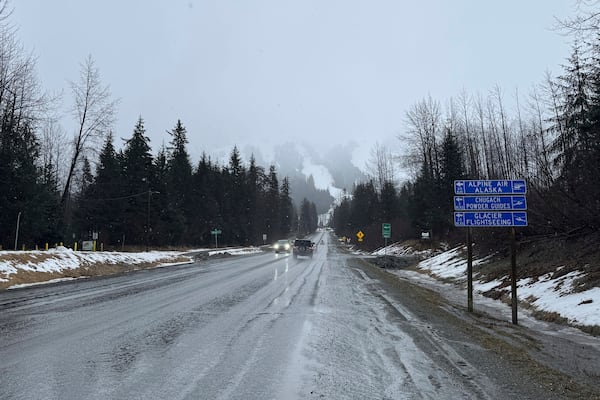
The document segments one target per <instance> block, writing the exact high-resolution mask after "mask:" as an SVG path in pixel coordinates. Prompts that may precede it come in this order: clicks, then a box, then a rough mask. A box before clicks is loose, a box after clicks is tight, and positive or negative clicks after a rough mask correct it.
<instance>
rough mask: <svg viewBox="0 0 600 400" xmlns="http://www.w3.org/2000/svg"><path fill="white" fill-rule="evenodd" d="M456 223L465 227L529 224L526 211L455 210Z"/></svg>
mask: <svg viewBox="0 0 600 400" xmlns="http://www.w3.org/2000/svg"><path fill="white" fill-rule="evenodd" d="M454 225H455V226H464V227H494V226H495V227H499V226H508V227H510V226H527V213H526V212H524V211H500V212H498V211H492V212H472V211H466V212H455V213H454Z"/></svg>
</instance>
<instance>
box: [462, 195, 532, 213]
mask: <svg viewBox="0 0 600 400" xmlns="http://www.w3.org/2000/svg"><path fill="white" fill-rule="evenodd" d="M454 209H455V210H456V211H477V210H482V211H487V210H497V211H501V210H527V200H526V199H525V196H454Z"/></svg>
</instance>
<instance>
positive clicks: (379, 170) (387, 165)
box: [367, 142, 396, 193]
mask: <svg viewBox="0 0 600 400" xmlns="http://www.w3.org/2000/svg"><path fill="white" fill-rule="evenodd" d="M367 171H368V173H369V175H370V176H371V178H372V179H373V180H374V182H375V188H376V189H377V191H379V192H380V193H381V189H383V186H384V185H385V184H386V183H392V184H394V185H395V184H396V164H395V160H394V156H393V155H392V152H391V151H390V149H389V148H387V147H385V146H383V145H382V144H380V143H379V142H377V143H375V146H373V148H372V149H371V157H370V158H369V160H368V162H367Z"/></svg>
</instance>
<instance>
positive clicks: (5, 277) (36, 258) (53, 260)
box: [0, 246, 261, 288]
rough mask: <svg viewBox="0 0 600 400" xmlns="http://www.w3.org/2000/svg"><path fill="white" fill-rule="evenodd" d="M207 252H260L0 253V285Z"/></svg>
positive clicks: (159, 263)
mask: <svg viewBox="0 0 600 400" xmlns="http://www.w3.org/2000/svg"><path fill="white" fill-rule="evenodd" d="M198 252H208V255H209V256H214V255H224V254H225V255H245V254H253V253H257V252H261V250H260V249H258V248H254V247H251V248H246V247H244V248H241V247H240V248H222V249H212V250H210V249H196V250H193V251H191V252H181V251H150V252H142V253H126V252H110V251H97V252H90V251H87V252H85V251H73V250H72V249H69V248H66V247H62V246H59V247H57V248H55V249H50V250H47V251H43V250H32V251H0V283H2V282H9V281H10V275H13V274H17V273H18V272H19V271H23V272H34V273H58V274H60V273H64V272H67V271H69V270H76V269H78V268H81V267H84V266H93V265H98V264H130V265H137V264H148V263H152V264H156V267H164V266H168V265H171V264H180V263H182V262H192V257H191V256H189V255H188V254H191V253H198ZM67 279H73V278H60V279H54V280H51V281H45V282H43V283H50V282H56V281H59V280H67ZM31 284H36V282H31V283H27V284H18V285H11V286H10V287H9V288H17V287H23V286H27V285H31Z"/></svg>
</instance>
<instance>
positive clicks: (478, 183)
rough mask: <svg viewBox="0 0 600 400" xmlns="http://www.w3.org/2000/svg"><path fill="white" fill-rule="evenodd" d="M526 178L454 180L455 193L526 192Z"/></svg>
mask: <svg viewBox="0 0 600 400" xmlns="http://www.w3.org/2000/svg"><path fill="white" fill-rule="evenodd" d="M525 193H527V185H526V183H525V179H513V180H510V179H500V180H458V181H454V194H474V195H490V194H525Z"/></svg>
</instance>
